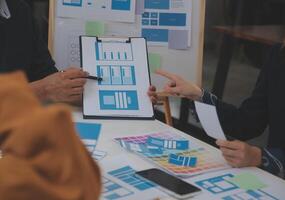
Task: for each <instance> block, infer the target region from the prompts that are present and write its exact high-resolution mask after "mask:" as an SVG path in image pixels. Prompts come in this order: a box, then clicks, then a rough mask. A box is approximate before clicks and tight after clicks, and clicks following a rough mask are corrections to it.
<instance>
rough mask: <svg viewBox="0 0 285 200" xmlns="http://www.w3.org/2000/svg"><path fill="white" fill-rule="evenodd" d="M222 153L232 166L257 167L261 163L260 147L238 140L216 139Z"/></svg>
mask: <svg viewBox="0 0 285 200" xmlns="http://www.w3.org/2000/svg"><path fill="white" fill-rule="evenodd" d="M216 144H217V145H218V146H219V147H220V150H221V151H222V154H223V156H224V158H225V159H226V161H227V162H228V164H229V165H231V166H233V167H253V166H254V167H257V166H260V165H261V149H260V148H258V147H255V146H250V145H249V144H247V143H245V142H241V141H238V140H235V141H225V140H217V142H216Z"/></svg>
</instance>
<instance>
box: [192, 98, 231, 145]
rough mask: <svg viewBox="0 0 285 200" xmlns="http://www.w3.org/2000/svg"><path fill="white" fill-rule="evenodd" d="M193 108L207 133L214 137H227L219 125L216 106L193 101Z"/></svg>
mask: <svg viewBox="0 0 285 200" xmlns="http://www.w3.org/2000/svg"><path fill="white" fill-rule="evenodd" d="M195 108H196V111H197V114H198V117H199V120H200V122H201V124H202V126H203V128H204V130H205V131H206V133H207V135H209V136H210V137H212V138H215V139H220V140H226V139H227V138H226V136H225V134H224V131H223V129H222V127H221V124H220V121H219V117H218V114H217V110H216V107H215V106H212V105H208V104H205V103H200V102H197V101H195Z"/></svg>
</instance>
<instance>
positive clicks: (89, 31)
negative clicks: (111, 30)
mask: <svg viewBox="0 0 285 200" xmlns="http://www.w3.org/2000/svg"><path fill="white" fill-rule="evenodd" d="M85 33H86V35H88V36H103V35H104V34H105V24H104V23H102V22H99V21H87V22H86V24H85Z"/></svg>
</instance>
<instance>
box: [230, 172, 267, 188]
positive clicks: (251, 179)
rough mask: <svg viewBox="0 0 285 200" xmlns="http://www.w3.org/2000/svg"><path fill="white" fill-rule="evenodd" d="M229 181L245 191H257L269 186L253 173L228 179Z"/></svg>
mask: <svg viewBox="0 0 285 200" xmlns="http://www.w3.org/2000/svg"><path fill="white" fill-rule="evenodd" d="M228 181H229V182H231V183H233V184H235V185H236V186H238V187H239V188H241V189H244V190H257V189H261V188H264V187H266V186H267V185H266V184H265V183H263V182H262V181H261V180H260V179H259V178H258V177H257V176H255V175H253V174H251V173H242V174H238V175H236V176H234V177H233V178H230V179H228Z"/></svg>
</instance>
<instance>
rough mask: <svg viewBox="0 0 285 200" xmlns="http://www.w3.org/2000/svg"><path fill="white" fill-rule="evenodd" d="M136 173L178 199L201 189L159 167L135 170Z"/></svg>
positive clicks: (187, 196) (192, 194)
mask: <svg viewBox="0 0 285 200" xmlns="http://www.w3.org/2000/svg"><path fill="white" fill-rule="evenodd" d="M136 174H137V175H139V176H141V177H143V178H145V179H147V180H150V181H152V182H154V183H156V184H157V185H159V186H160V187H161V188H162V189H163V190H164V191H165V192H166V193H168V194H169V195H171V196H174V197H175V198H178V199H185V198H189V197H192V196H195V195H197V194H198V193H200V192H201V189H199V188H197V187H196V186H193V185H191V184H189V183H187V182H185V181H183V180H181V179H179V178H176V177H175V176H172V175H170V174H167V173H166V172H164V171H162V170H160V169H156V168H154V169H147V170H143V171H139V172H136Z"/></svg>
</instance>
